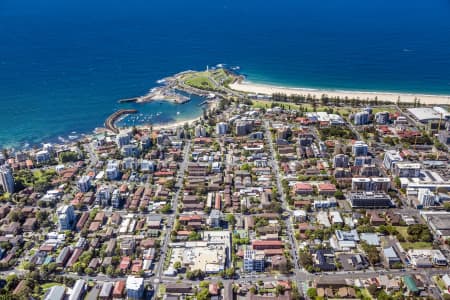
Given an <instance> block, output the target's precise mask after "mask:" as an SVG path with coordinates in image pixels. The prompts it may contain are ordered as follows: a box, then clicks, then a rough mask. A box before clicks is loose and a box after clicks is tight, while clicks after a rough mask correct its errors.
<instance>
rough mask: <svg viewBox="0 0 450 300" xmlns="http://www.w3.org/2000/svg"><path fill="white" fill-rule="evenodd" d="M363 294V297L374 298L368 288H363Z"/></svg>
mask: <svg viewBox="0 0 450 300" xmlns="http://www.w3.org/2000/svg"><path fill="white" fill-rule="evenodd" d="M361 296H362V297H363V299H373V297H372V295H371V294H370V293H369V291H368V290H367V289H361Z"/></svg>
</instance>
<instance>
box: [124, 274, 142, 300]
mask: <svg viewBox="0 0 450 300" xmlns="http://www.w3.org/2000/svg"><path fill="white" fill-rule="evenodd" d="M126 289H127V297H128V299H133V300H135V299H142V297H143V296H144V278H138V277H134V276H128V277H127V283H126Z"/></svg>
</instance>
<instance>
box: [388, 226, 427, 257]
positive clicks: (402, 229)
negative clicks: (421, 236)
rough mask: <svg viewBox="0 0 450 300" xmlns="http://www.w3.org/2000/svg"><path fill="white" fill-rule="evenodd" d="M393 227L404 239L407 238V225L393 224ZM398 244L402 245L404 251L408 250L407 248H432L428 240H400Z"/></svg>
mask: <svg viewBox="0 0 450 300" xmlns="http://www.w3.org/2000/svg"><path fill="white" fill-rule="evenodd" d="M395 229H397V231H398V232H399V233H400V234H401V235H402V236H403V237H404V238H405V240H406V241H407V240H408V237H409V235H408V227H407V226H395ZM400 245H402V247H403V249H404V250H405V251H408V250H409V249H432V248H433V244H432V243H430V242H415V243H412V242H401V243H400Z"/></svg>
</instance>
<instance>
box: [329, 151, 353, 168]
mask: <svg viewBox="0 0 450 300" xmlns="http://www.w3.org/2000/svg"><path fill="white" fill-rule="evenodd" d="M348 161H349V159H348V155H345V154H338V155H335V156H334V158H333V168H347V167H348Z"/></svg>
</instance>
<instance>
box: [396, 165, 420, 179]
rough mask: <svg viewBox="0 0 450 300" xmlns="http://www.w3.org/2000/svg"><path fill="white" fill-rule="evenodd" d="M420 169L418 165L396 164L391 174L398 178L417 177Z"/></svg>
mask: <svg viewBox="0 0 450 300" xmlns="http://www.w3.org/2000/svg"><path fill="white" fill-rule="evenodd" d="M421 168H422V165H421V164H419V163H396V164H394V168H393V171H392V172H393V174H394V175H395V176H398V177H419V176H420V169H421Z"/></svg>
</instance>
